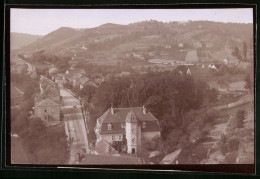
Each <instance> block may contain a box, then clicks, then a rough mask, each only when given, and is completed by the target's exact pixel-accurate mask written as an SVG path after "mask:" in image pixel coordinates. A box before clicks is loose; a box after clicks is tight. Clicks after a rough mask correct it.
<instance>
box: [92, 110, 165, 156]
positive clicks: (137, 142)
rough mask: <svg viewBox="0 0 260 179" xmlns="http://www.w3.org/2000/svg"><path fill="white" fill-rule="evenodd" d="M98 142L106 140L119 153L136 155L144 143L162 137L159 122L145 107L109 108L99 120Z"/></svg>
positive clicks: (96, 131)
mask: <svg viewBox="0 0 260 179" xmlns="http://www.w3.org/2000/svg"><path fill="white" fill-rule="evenodd" d="M95 133H96V136H97V142H96V143H98V142H100V141H102V140H105V141H106V142H107V143H109V144H110V145H111V146H113V147H114V148H115V149H116V150H117V151H119V152H124V151H125V152H127V153H128V154H135V153H137V152H138V151H139V150H141V147H142V143H144V142H145V141H151V140H152V139H153V138H154V137H156V136H158V137H160V136H161V128H160V125H159V122H158V120H157V119H156V118H155V117H154V116H153V115H152V113H151V112H149V111H148V110H147V109H146V108H145V107H144V106H143V107H132V108H131V107H130V108H113V107H111V108H109V109H108V110H107V111H106V112H105V113H104V114H103V115H102V116H101V117H100V118H98V119H97V122H96V127H95Z"/></svg>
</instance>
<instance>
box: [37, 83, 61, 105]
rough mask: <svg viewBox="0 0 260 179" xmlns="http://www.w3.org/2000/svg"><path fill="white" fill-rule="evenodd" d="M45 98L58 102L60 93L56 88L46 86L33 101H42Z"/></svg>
mask: <svg viewBox="0 0 260 179" xmlns="http://www.w3.org/2000/svg"><path fill="white" fill-rule="evenodd" d="M46 98H50V99H52V100H54V101H56V102H59V101H60V91H59V90H57V89H56V88H53V87H51V86H48V87H47V88H45V89H44V90H43V93H42V94H38V95H36V96H35V101H42V100H44V99H46Z"/></svg>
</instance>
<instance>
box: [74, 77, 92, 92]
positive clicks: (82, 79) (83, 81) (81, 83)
mask: <svg viewBox="0 0 260 179" xmlns="http://www.w3.org/2000/svg"><path fill="white" fill-rule="evenodd" d="M88 81H89V77H87V76H86V75H83V76H81V77H80V78H79V79H78V80H77V82H76V87H79V89H83V87H84V85H85V84H86V83H87V82H88Z"/></svg>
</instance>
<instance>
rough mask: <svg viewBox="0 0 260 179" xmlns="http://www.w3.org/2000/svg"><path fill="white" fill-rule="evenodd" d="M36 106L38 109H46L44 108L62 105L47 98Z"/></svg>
mask: <svg viewBox="0 0 260 179" xmlns="http://www.w3.org/2000/svg"><path fill="white" fill-rule="evenodd" d="M35 106H36V107H44V106H47V107H49V106H60V105H59V104H58V103H56V102H55V101H54V100H52V99H50V98H47V99H44V100H43V101H41V102H38V103H36V105H35Z"/></svg>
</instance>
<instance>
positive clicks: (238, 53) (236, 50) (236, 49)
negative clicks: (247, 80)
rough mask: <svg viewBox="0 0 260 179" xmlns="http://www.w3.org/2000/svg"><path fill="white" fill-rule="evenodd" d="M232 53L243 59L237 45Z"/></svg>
mask: <svg viewBox="0 0 260 179" xmlns="http://www.w3.org/2000/svg"><path fill="white" fill-rule="evenodd" d="M232 55H233V56H234V57H237V59H239V60H241V59H242V57H241V54H240V50H239V48H238V47H235V48H234V50H233V52H232Z"/></svg>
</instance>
